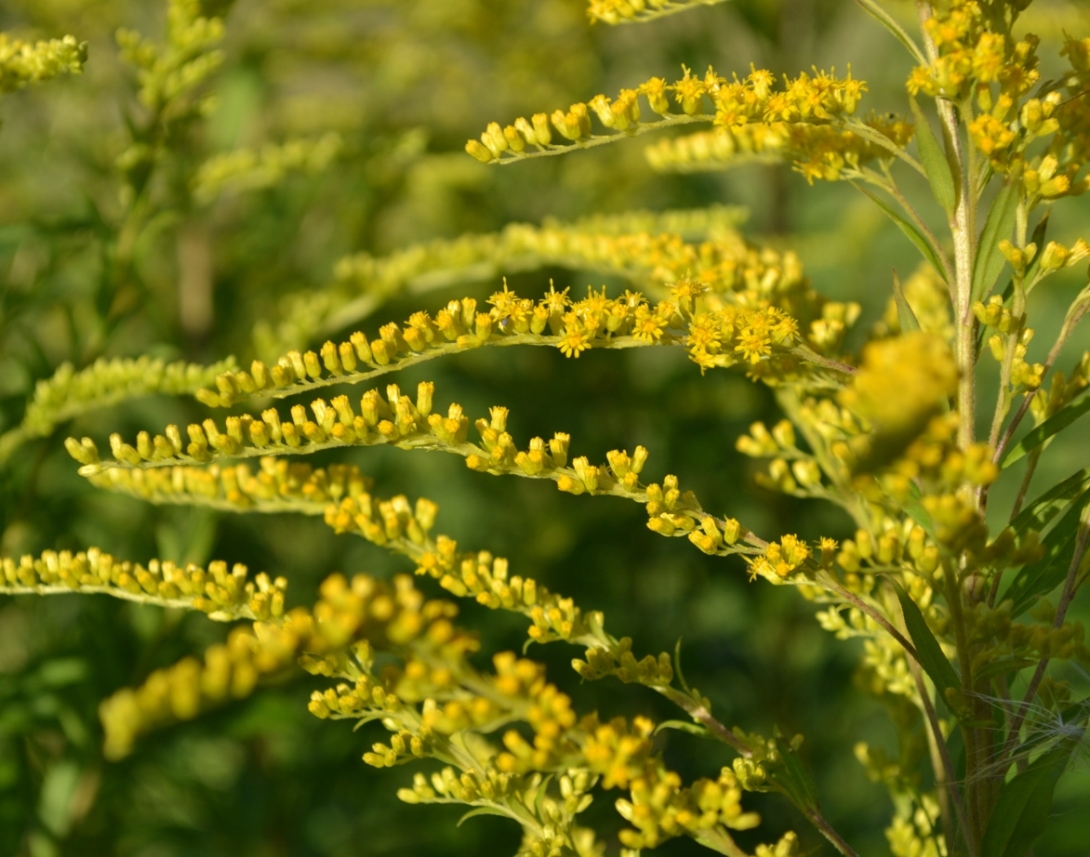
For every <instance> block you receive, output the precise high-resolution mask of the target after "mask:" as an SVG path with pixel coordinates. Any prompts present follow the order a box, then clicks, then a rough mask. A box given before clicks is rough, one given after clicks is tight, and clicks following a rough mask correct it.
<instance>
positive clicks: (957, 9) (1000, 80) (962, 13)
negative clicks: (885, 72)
mask: <svg viewBox="0 0 1090 857" xmlns="http://www.w3.org/2000/svg"><path fill="white" fill-rule="evenodd" d="M992 5H993V3H992V2H991V0H953V2H951V3H950V4H949V8H948V9H947V10H946V11H944V12H942V13H940V14H937V15H935V16H934V17H932V18H930V19H929V20H928V21H927V22H926V23H925V24H924V30H925V31H926V33H927V35H928V36H930V38H931V40H932V41H933V42H934V44H935V47H936V49H937V50H938V52H939V56H938V57H937V58H936V59H935V61H934V62H933V63H931V64H930V65H922V66H917V67H916V68H915V69H913V71H912V74H911V75H910V76H909V79H908V91H909V92H910V93H911V94H913V95H915V94H916V93H918V92H923V93H925V94H927V95H930V96H939V95H941V96H943V97H945V98H950V99H952V100H955V101H956V100H958V99H961V98H963V97H964V96H965V95H967V94H969V92H970V90H971V88H973V87H974V85H975V94H976V97H977V100H978V101H979V102H982V103H981V106H982V108H983V109H984V110H990V109H991V108H992V106H993V105H992V103H991V102H992V101H993V95H992V92H991V89H990V87H991V86H992V85H996V84H997V85H998V87H999V93H1000V95H999V98H998V99H995V101H997V102H1004V101H1005V103H1006V104H1007V105H1008V106H1009V105H1011V104H1013V101H1014V100H1015V99H1017V98H1018V97H1020V96H1021V95H1023V94H1025V93H1026V92H1028V91H1029V90H1030V89H1032V88H1033V86H1034V85H1035V84H1036V83H1037V81H1038V80H1039V79H1040V73H1039V72H1038V71H1037V44H1038V39H1037V37H1036V36H1032V35H1029V36H1026V38H1025V39H1023V40H1022V41H1018V42H1016V41H1015V40H1014V39H1013V38H1012V37H1011V36H1010V34H1009V32H995V31H994V29H992V25H993V24H994V22H995V21H996V20H997V19H998V20H1003V18H1002V17H1001V16H1002V13H1001V12H1000V13H999V15H995V14H989V13H991V12H992V10H991V9H990V8H989V7H991V6H992Z"/></svg>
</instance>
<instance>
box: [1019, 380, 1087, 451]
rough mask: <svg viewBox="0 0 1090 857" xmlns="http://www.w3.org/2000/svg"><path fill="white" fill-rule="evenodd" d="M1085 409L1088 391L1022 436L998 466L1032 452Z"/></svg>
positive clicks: (1073, 420) (1084, 411)
mask: <svg viewBox="0 0 1090 857" xmlns="http://www.w3.org/2000/svg"><path fill="white" fill-rule="evenodd" d="M1087 411H1090V393H1084V394H1083V395H1081V396H1078V397H1076V398H1075V400H1074V401H1071V402H1068V403H1067V405H1066V406H1065V407H1063V408H1061V409H1060V412H1059V413H1058V414H1056V415H1055V416H1054V417H1052V418H1051V419H1047V420H1045V421H1044V422H1043V423H1041V424H1040V425H1039V426H1037V428H1035V429H1034V430H1033V431H1031V432H1030V433H1029V434H1027V435H1026V436H1025V437H1024V438H1022V440H1021V441H1020V442H1019V443H1018V444H1017V445H1015V446H1012V447H1011V448H1010V449H1008V450H1007V452H1006V454H1004V456H1003V459H1002V460H1001V461H1000V462H999V467H1000V468H1001V469H1006V468H1008V467H1010V466H1011V465H1012V464H1014V462H1016V461H1019V460H1020V459H1022V458H1023V457H1024V456H1025V454H1026V453H1027V452H1032V451H1033V450H1035V449H1036V448H1037V447H1039V446H1040V445H1041V444H1042V443H1044V442H1045V441H1046V440H1048V439H1049V438H1050V437H1052V436H1053V435H1054V434H1058V433H1059V432H1061V431H1063V430H1064V429H1065V428H1067V427H1068V426H1069V425H1071V423H1073V422H1075V420H1077V419H1078V418H1079V417H1081V416H1082V415H1083V414H1085V413H1086V412H1087Z"/></svg>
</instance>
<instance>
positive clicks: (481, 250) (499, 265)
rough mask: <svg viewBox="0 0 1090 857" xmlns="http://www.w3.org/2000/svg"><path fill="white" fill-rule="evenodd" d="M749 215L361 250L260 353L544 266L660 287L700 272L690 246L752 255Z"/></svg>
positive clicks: (296, 306)
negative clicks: (395, 307) (423, 298)
mask: <svg viewBox="0 0 1090 857" xmlns="http://www.w3.org/2000/svg"><path fill="white" fill-rule="evenodd" d="M743 219H744V213H742V212H741V211H740V210H739V209H737V208H733V207H729V206H710V207H708V208H702V209H688V210H686V209H682V210H678V211H663V212H648V211H633V212H628V213H625V214H619V215H609V216H604V215H597V216H592V217H585V218H581V219H579V220H576V221H574V222H571V223H562V222H558V221H555V220H552V219H546V220H545V221H544V222H543V223H542V224H541V225H533V224H529V223H511V224H508V225H507V226H505V227H504V228H503V229H502V230H501V231H499V232H491V233H479V234H469V235H462V236H460V237H458V238H453V239H449V240H443V239H436V240H434V241H429V242H427V243H423V244H415V245H412V246H410V247H406V248H404V249H402V250H398V251H395V252H394V253H391V254H390V255H388V256H372V255H371V254H370V253H355V254H353V255H350V256H345V257H343V258H342V259H340V261H338V262H337V265H336V267H335V270H334V274H335V280H334V282H333V283H331V284H330V285H328V286H326V287H325V288H322V289H313V290H310V291H306V292H298V293H294V294H290V295H288V296H287V297H286V298H285V299H284V300H283V301H282V308H281V311H280V313H279V318H280V320H279V322H278V323H277V325H276V326H275V327H273V326H271V325H267V324H266V325H261V326H259V327H258V329H257V330H256V331H255V338H256V340H257V342H258V350H259V352H260V353H261V354H262V355H266V356H269V355H272V356H275V355H276V354H278V353H280V352H282V351H286V350H289V349H291V348H295V347H298V346H300V345H305V344H306V343H308V342H311V341H313V340H314V339H315V338H316V337H317V336H318V335H320V334H321V333H322V332H324V331H332V330H334V329H341V328H344V327H348V326H350V325H353V324H356V323H358V322H359V321H360V320H361V319H363V318H366V317H367V316H369V315H371V314H372V313H373V312H374V311H375V310H376V309H377V308H378V307H379V306H381V305H382V304H383V303H385V302H386V301H388V300H389V299H390V298H392V297H394V296H396V295H398V294H401V293H403V292H409V293H411V294H422V293H424V292H428V291H431V290H434V289H440V288H445V287H449V286H453V285H455V284H457V283H460V282H467V281H481V280H487V279H489V278H496V277H499V276H500V275H501V274H503V273H504V272H515V271H525V270H532V269H536V268H541V267H544V266H546V265H562V266H567V267H572V268H577V269H580V270H596V271H601V272H602V273H607V274H614V275H617V276H621V277H625V278H627V279H630V280H632V281H633V282H636V283H639V284H641V285H649V286H651V287H652V288H656V287H657V286H658V285H659V284H661V283H662V282H668V281H672V280H675V279H678V278H679V277H681V276H684V274H685V272H686V270H689V269H692V268H693V263H692V261H691V260H686V259H682V258H681V257H682V256H683V255H689V254H691V253H692V250H691V249H688V248H689V247H690V244H689V243H687V242H691V241H693V240H695V239H698V238H707V239H709V240H711V241H714V242H715V243H716V244H719V243H720V242H722V243H723V244H724V249H723V250H722V251H721V252H723V253H727V254H731V255H734V256H741V257H743V258H744V257H745V254H746V251H747V249H748V248H749V245H747V244H746V242H745V241H743V240H742V239H741V238H740V237H739V236H738V234H737V232H736V231H735V227H736V226H737V225H738V224H739V222H740V221H741V220H743ZM766 252H767V251H766Z"/></svg>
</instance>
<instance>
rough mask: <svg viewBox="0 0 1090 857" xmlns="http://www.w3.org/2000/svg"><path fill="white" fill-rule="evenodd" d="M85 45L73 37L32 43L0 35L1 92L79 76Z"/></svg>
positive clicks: (85, 50)
mask: <svg viewBox="0 0 1090 857" xmlns="http://www.w3.org/2000/svg"><path fill="white" fill-rule="evenodd" d="M86 62H87V43H86V42H78V41H76V37H75V36H65V37H64V38H63V39H50V40H49V41H39V42H34V43H33V44H31V43H30V42H24V41H23V40H21V39H13V38H11V37H10V36H9V35H8V34H7V33H0V92H11V91H13V90H16V89H21V88H22V87H24V86H28V85H30V84H34V83H41V82H42V81H45V80H49V79H50V78H54V77H57V76H58V75H61V74H80V73H81V72H82V71H83V66H84V63H86Z"/></svg>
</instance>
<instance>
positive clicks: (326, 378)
mask: <svg viewBox="0 0 1090 857" xmlns="http://www.w3.org/2000/svg"><path fill="white" fill-rule="evenodd" d="M671 293H672V297H673V300H665V301H659V302H658V303H656V304H654V305H652V304H650V303H648V302H647V300H646V299H645V298H644V297H643V295H640V294H638V293H636V292H626V293H625V294H624V296H623V297H620V298H616V299H610V298H607V297H606V295H605V290H604V289H603V291H602V292H600V293H597V292H594V291H590V292H589V294H588V296H587V297H586V298H584V299H583V300H579V301H573V300H572V299H571V298H569V297H568V293H567V290H566V289H565V290H564V291H563V292H557V291H555V290H550V291H549V292H548V293H547V294H546V295H545V297H544V298H542V299H541V300H540V301H537V302H536V303H535V302H534V301H533V300H530V299H525V298H520V297H519V296H518V295H517V294H515V293H514V292H511V291H509V290H508V289H507V287H506V284H505V285H504V290H503V291H502V292H496V293H495V294H493V295H492V297H491V298H490V299H489V303H491V304H492V309H491V310H490V311H489V312H487V313H479V312H477V311H476V309H477V302H476V301H475V300H473V299H472V298H465V299H463V300H461V301H451V302H450V303H448V304H447V306H446V307H444V308H443V309H442V310H440V311H439V312H438V313H437V314H436V317H435V318H434V319H432V317H431V316H430V315H429V314H428V313H426V312H418V313H414V314H413V315H412V316H411V317H410V318H409V321H408V322H407V323H406V324H405V325H404V326H399V325H397V324H393V323H391V324H387V325H385V326H383V327H382V328H381V329H380V330H379V336H378V337H377V338H375V339H373V340H368V338H367V336H366V335H365V334H364V333H363V332H362V331H357V332H355V333H353V334H352V335H351V336H350V337H349V338H348V339H347V340H345V341H343V342H341V343H339V344H334V343H333V342H332V341H329V342H326V343H325V345H323V346H322V348H321V351H320V352H314V351H307V352H303V353H300V352H298V351H290V352H288V354H286V355H285V356H283V357H281V358H280V359H279V360H278V361H277V363H276V364H275V365H273V366H272V367H269V366H267V365H266V364H265V363H264V362H263V361H260V360H255V361H254V362H253V363H252V364H251V366H250V371H249V372H247V371H245V370H239V371H228V372H223V373H221V374H220V375H218V376H217V377H216V387H217V390H218V391H217V392H213V391H212V390H200V391H198V392H197V398H198V399H199V400H200V401H201V402H203V403H204V404H206V405H210V406H212V407H227V406H229V405H233V404H235V403H236V402H239V401H244V400H246V399H249V398H258V397H261V398H264V397H269V396H271V397H273V398H285V397H287V396H292V395H295V394H297V393H303V392H310V391H313V390H317V389H320V388H322V387H328V386H332V385H336V384H356V383H361V382H364V381H370V380H372V379H374V378H377V377H379V376H382V375H385V374H386V373H388V372H394V371H398V370H400V369H403V368H407V367H409V366H413V365H416V364H418V363H422V362H425V361H427V360H432V359H435V358H437V357H443V356H446V355H449V354H456V353H458V352H461V351H468V350H471V349H474V348H479V347H481V346H485V345H498V346H505V345H538V346H541V345H544V346H551V347H555V348H558V349H560V351H561V352H562V353H563V354H564V355H565V356H566V357H578V356H579V355H580V354H582V353H583V352H584V351H588V350H590V349H592V348H610V349H620V348H641V347H648V346H657V345H682V346H684V347H685V348H686V349H687V350H688V352H689V356H690V358H691V359H692V360H693V362H695V363H696V364H697V365H698V366H700V367H701V369H709V368H713V367H728V366H732V365H734V364H735V363H742V364H745V365H747V366H748V367H749V369H750V372H751V373H753V374H762V373H765V372H780V373H783V374H787V373H789V372H790V371H791V368H790V365H789V364H790V363H791V361H790V360H789V359H788V358H789V355H791V354H795V355H797V356H801V357H804V358H805V357H807V356H809V355H813V351H812V350H811V349H809V348H805V349H800V348H796V346H797V345H801V342H800V339H799V336H798V322H796V321H795V319H793V318H791V317H790V316H788V315H787V314H786V313H784V312H783V311H781V310H779V309H777V308H776V307H766V308H759V309H748V308H743V307H738V306H734V305H730V304H726V305H724V304H723V302H722V301H721V300H719V299H718V296H716V295H714V294H709V293H708V289H707V287H706V286H704V285H703V284H701V283H695V282H693V281H692V280H682V281H681V282H679V283H676V284H675V285H674V286H673V288H672V289H671ZM714 307H718V309H714ZM841 329H843V328H841ZM822 333H823V334H825V333H827V330H826V329H825V328H822ZM829 344H830V343H829V342H828V341H826V342H823V343H819V342H814V345H815V346H816V347H822V346H823V345H824V346H826V347H827V346H828V345H829ZM813 356H814V359H816V360H818V361H822V360H823V358H821V357H820V356H819V355H813ZM770 361H772V362H775V363H776V367H775V368H774V369H773V368H772V367H768V366H761V365H760V364H762V363H769V362H770ZM795 363H798V361H795ZM837 365H842V364H837Z"/></svg>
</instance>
